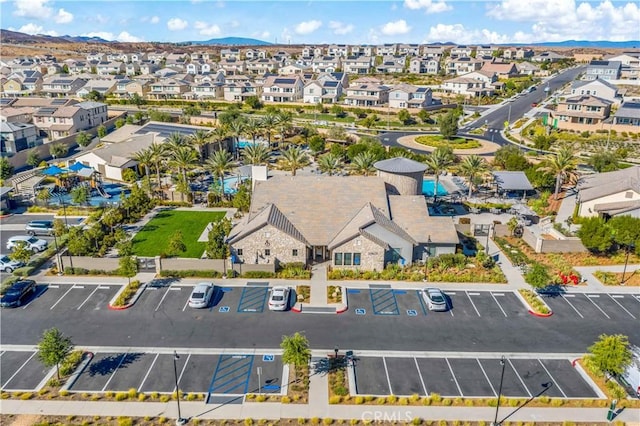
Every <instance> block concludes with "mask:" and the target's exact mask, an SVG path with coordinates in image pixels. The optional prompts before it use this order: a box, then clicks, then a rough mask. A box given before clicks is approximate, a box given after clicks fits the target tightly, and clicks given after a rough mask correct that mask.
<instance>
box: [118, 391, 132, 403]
mask: <svg viewBox="0 0 640 426" xmlns="http://www.w3.org/2000/svg"><path fill="white" fill-rule="evenodd" d="M128 398H129V395H128V394H127V393H126V392H118V393H117V394H116V401H124V400H125V399H128Z"/></svg>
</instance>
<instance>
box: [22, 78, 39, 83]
mask: <svg viewBox="0 0 640 426" xmlns="http://www.w3.org/2000/svg"><path fill="white" fill-rule="evenodd" d="M36 81H38V79H37V78H34V77H27V78H25V79H24V82H25V83H35V82H36Z"/></svg>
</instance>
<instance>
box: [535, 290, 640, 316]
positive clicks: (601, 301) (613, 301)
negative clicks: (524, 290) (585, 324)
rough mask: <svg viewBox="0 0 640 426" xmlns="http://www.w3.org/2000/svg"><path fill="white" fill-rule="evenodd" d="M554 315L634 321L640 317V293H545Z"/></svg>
mask: <svg viewBox="0 0 640 426" xmlns="http://www.w3.org/2000/svg"><path fill="white" fill-rule="evenodd" d="M542 297H543V299H544V301H545V302H546V303H547V305H549V307H550V308H551V310H553V315H554V316H557V317H559V318H563V319H576V318H579V319H585V318H598V319H600V320H603V321H609V320H611V321H634V320H636V321H637V320H638V318H640V295H638V294H630V293H627V294H615V293H606V294H605V293H599V294H589V293H570V294H566V293H552V294H543V295H542Z"/></svg>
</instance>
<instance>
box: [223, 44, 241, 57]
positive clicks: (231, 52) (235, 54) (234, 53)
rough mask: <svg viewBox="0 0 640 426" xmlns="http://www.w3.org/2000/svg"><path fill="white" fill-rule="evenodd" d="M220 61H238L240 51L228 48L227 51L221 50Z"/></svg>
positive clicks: (235, 48)
mask: <svg viewBox="0 0 640 426" xmlns="http://www.w3.org/2000/svg"><path fill="white" fill-rule="evenodd" d="M220 58H221V59H238V60H239V59H240V49H238V48H237V47H230V48H227V49H222V50H221V51H220Z"/></svg>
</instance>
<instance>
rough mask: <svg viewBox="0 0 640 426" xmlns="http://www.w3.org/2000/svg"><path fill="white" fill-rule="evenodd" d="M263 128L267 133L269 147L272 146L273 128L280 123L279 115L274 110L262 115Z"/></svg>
mask: <svg viewBox="0 0 640 426" xmlns="http://www.w3.org/2000/svg"><path fill="white" fill-rule="evenodd" d="M261 124H262V129H263V130H264V134H265V135H267V141H268V142H269V148H271V135H272V134H273V130H274V129H275V128H276V126H277V125H278V116H277V115H276V114H275V113H273V112H268V113H266V114H265V115H264V116H263V117H262V122H261Z"/></svg>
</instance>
